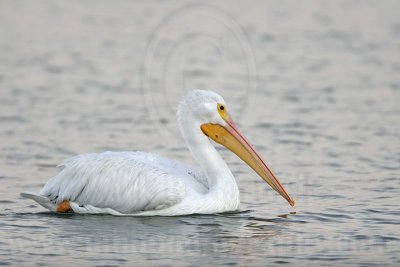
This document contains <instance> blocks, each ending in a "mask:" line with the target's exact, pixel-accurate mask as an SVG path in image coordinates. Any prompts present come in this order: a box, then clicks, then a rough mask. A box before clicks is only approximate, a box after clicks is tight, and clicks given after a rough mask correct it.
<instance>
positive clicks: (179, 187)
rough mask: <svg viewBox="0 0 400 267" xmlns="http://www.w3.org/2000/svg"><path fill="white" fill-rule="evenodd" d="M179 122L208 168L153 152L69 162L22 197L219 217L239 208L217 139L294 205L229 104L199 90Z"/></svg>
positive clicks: (52, 205)
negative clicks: (233, 116) (35, 190)
mask: <svg viewBox="0 0 400 267" xmlns="http://www.w3.org/2000/svg"><path fill="white" fill-rule="evenodd" d="M178 121H179V125H180V128H181V131H182V134H183V137H184V138H185V140H186V144H187V145H188V147H189V149H190V151H191V152H192V155H193V156H194V158H195V159H196V161H197V162H198V163H199V165H200V167H201V168H197V167H195V166H191V165H187V164H184V163H181V162H177V161H173V160H170V159H166V158H163V157H159V156H155V155H153V154H149V153H145V152H104V153H100V154H84V155H79V156H76V157H73V158H70V159H67V160H66V161H65V162H64V163H63V164H62V165H61V166H60V172H59V173H58V174H57V175H56V176H55V177H53V178H51V179H50V180H49V181H48V182H47V184H46V185H45V186H44V188H43V189H42V190H41V192H40V193H39V194H36V193H22V194H21V195H22V196H24V197H27V198H31V199H33V200H35V201H37V202H38V203H39V204H40V205H42V206H43V207H45V208H47V209H49V210H51V211H55V212H67V211H74V212H76V213H110V214H118V215H121V214H135V215H144V216H152V215H165V216H173V215H185V214H192V213H200V214H206V213H208V214H211V213H219V212H226V211H235V210H237V209H238V208H239V203H240V200H239V190H238V187H237V184H236V181H235V179H234V177H233V175H232V173H231V171H230V170H229V168H228V166H227V165H226V163H225V161H224V160H223V159H222V158H221V157H220V155H219V154H218V152H217V151H216V149H215V148H214V146H213V145H212V142H211V140H210V139H212V140H214V141H215V142H217V143H219V144H221V145H223V146H225V147H226V148H228V149H229V150H231V151H232V152H233V153H235V154H236V155H238V156H239V157H240V158H241V159H242V160H243V161H245V162H246V163H247V164H248V165H249V166H250V167H251V168H253V170H254V171H255V172H257V173H258V175H260V176H261V177H262V178H263V179H264V180H265V181H266V182H267V183H268V184H269V185H270V186H271V187H272V188H273V189H274V190H275V191H277V192H278V193H279V194H281V195H282V196H283V197H284V198H285V199H286V200H287V201H288V202H289V203H290V205H292V206H293V205H294V200H293V199H292V198H291V197H290V196H289V194H288V193H287V192H286V190H285V189H284V188H283V186H282V184H281V183H280V182H279V180H278V179H277V178H276V177H275V175H274V174H273V173H272V171H271V170H270V169H269V168H268V167H267V165H266V164H265V162H264V161H263V159H262V158H261V156H260V155H259V154H258V153H257V152H256V151H255V149H254V148H253V146H252V145H251V144H250V143H249V141H248V140H247V139H246V138H245V137H244V136H243V135H242V134H241V133H240V131H239V130H238V129H237V127H236V125H235V124H234V122H233V121H232V119H231V117H230V115H229V113H228V111H227V106H226V104H225V101H224V99H223V98H222V97H221V96H219V95H218V94H216V93H213V92H209V91H201V90H196V91H193V92H191V93H189V94H188V95H187V96H186V97H184V98H183V100H182V101H181V103H180V104H179V107H178Z"/></svg>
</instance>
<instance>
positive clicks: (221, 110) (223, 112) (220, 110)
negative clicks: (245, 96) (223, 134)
mask: <svg viewBox="0 0 400 267" xmlns="http://www.w3.org/2000/svg"><path fill="white" fill-rule="evenodd" d="M217 110H218V113H219V115H220V116H221V117H222V118H223V119H224V120H227V119H228V118H229V115H228V111H227V110H226V107H225V105H224V104H219V103H218V106H217Z"/></svg>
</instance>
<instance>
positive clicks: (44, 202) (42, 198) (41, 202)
mask: <svg viewBox="0 0 400 267" xmlns="http://www.w3.org/2000/svg"><path fill="white" fill-rule="evenodd" d="M20 195H21V197H24V198H28V199H32V200H34V201H36V202H37V203H38V204H39V205H41V206H42V207H44V208H46V209H48V210H50V211H53V212H55V211H56V209H57V206H56V204H54V203H51V202H50V200H49V199H48V198H47V197H45V196H43V195H40V194H38V193H33V192H22V193H21V194H20Z"/></svg>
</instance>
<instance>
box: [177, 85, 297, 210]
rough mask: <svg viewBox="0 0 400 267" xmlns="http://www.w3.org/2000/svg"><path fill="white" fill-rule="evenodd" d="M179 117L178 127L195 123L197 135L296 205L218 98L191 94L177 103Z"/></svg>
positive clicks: (207, 94)
mask: <svg viewBox="0 0 400 267" xmlns="http://www.w3.org/2000/svg"><path fill="white" fill-rule="evenodd" d="M178 117H179V119H180V121H181V124H183V123H182V122H183V121H185V120H194V123H195V124H196V125H197V127H199V128H200V130H201V131H199V132H200V133H202V134H204V135H205V136H207V137H209V138H210V139H212V140H214V141H215V142H216V143H218V144H221V145H223V146H224V147H226V148H227V149H229V150H230V151H232V152H233V153H235V154H236V155H237V156H238V157H239V158H241V159H242V160H243V161H244V162H245V163H247V165H249V166H250V167H251V168H252V169H253V170H254V171H255V172H256V173H257V174H258V175H259V176H260V177H261V178H262V179H263V180H264V181H265V182H267V183H268V184H269V185H270V186H271V187H272V188H273V189H274V190H275V191H276V192H278V193H279V194H280V195H281V196H282V197H283V198H285V199H286V200H287V201H288V202H289V204H290V205H291V206H294V205H295V201H294V200H293V199H292V198H291V197H290V196H289V194H288V193H287V192H286V190H285V188H284V187H283V186H282V184H281V182H280V181H279V180H278V178H277V177H276V176H275V174H274V173H273V172H272V170H271V169H270V168H268V166H267V164H266V163H265V161H264V160H263V159H262V157H261V155H260V154H259V153H257V151H256V150H255V148H254V147H253V146H252V145H251V144H250V142H249V141H248V139H247V138H246V137H245V136H244V135H243V134H242V133H241V132H240V131H239V129H238V128H237V126H236V124H235V123H234V122H233V120H232V117H231V116H230V114H229V112H228V106H227V104H226V103H225V101H224V99H223V98H222V97H221V96H220V95H218V94H216V93H214V92H210V91H204V90H194V91H191V92H190V93H188V94H187V95H186V96H185V97H184V98H183V100H182V101H181V102H180V104H179V107H178Z"/></svg>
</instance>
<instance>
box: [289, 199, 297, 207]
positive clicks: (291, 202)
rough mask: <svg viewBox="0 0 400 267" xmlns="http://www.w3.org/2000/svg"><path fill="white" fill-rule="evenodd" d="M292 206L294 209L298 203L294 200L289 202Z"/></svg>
mask: <svg viewBox="0 0 400 267" xmlns="http://www.w3.org/2000/svg"><path fill="white" fill-rule="evenodd" d="M289 204H290V206H292V207H294V205H295V204H296V201H294V200H293V199H291V200H290V201H289Z"/></svg>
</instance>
